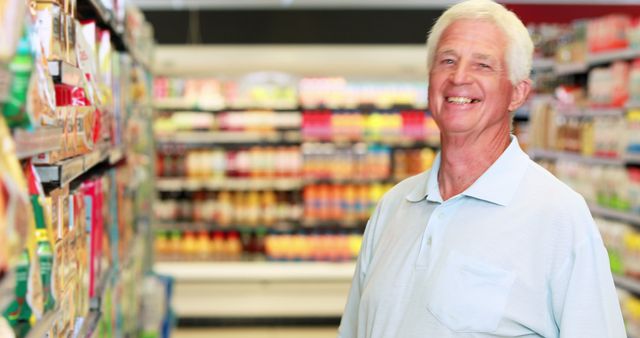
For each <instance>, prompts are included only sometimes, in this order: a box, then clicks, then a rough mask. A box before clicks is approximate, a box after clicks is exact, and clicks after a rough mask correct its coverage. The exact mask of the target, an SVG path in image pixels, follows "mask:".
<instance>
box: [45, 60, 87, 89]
mask: <svg viewBox="0 0 640 338" xmlns="http://www.w3.org/2000/svg"><path fill="white" fill-rule="evenodd" d="M49 72H50V73H51V76H52V77H53V81H55V82H56V83H64V84H66V85H69V86H79V85H80V83H81V81H82V77H83V73H82V70H81V69H80V68H78V67H74V66H72V65H70V64H68V63H66V62H63V61H49Z"/></svg>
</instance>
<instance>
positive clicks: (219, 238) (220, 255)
mask: <svg viewBox="0 0 640 338" xmlns="http://www.w3.org/2000/svg"><path fill="white" fill-rule="evenodd" d="M224 247H225V243H224V233H223V232H222V231H214V232H213V239H212V240H211V242H210V246H209V253H210V255H211V257H212V258H213V260H216V261H219V260H224V259H225V258H226V257H225V255H224Z"/></svg>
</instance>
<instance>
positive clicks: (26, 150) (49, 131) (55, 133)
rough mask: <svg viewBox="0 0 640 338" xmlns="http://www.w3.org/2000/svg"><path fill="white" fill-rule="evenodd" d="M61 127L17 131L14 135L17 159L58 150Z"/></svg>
mask: <svg viewBox="0 0 640 338" xmlns="http://www.w3.org/2000/svg"><path fill="white" fill-rule="evenodd" d="M61 138H62V127H42V128H39V129H36V130H35V131H33V132H29V131H25V130H23V129H17V130H16V131H15V133H14V138H13V139H14V141H15V144H16V154H17V156H18V159H21V160H23V159H27V158H30V157H33V156H36V155H38V154H42V153H47V152H50V151H56V150H59V149H60V144H61Z"/></svg>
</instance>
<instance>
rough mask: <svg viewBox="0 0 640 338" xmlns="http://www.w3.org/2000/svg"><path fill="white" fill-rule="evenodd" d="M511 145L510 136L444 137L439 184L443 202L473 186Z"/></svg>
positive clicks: (442, 139)
mask: <svg viewBox="0 0 640 338" xmlns="http://www.w3.org/2000/svg"><path fill="white" fill-rule="evenodd" d="M510 142H511V140H510V137H509V134H508V133H506V134H505V133H501V134H500V135H498V136H496V137H492V138H486V137H484V138H483V137H478V138H470V137H459V136H456V135H449V136H447V135H443V136H441V143H442V152H441V157H440V169H439V171H438V185H439V187H440V196H441V197H442V200H443V201H446V200H448V199H449V198H451V197H453V196H456V195H458V194H459V193H461V192H463V191H465V190H466V189H467V188H468V187H470V186H471V185H472V184H473V182H475V181H476V180H477V179H478V178H479V177H480V176H482V174H483V173H484V172H485V171H486V170H487V169H488V168H489V167H490V166H491V165H492V164H493V163H494V162H495V161H496V160H497V159H498V158H499V157H500V155H502V153H503V152H504V150H505V149H507V147H508V146H509V143H510Z"/></svg>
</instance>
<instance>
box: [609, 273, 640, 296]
mask: <svg viewBox="0 0 640 338" xmlns="http://www.w3.org/2000/svg"><path fill="white" fill-rule="evenodd" d="M613 281H614V282H615V283H616V286H617V287H619V288H622V289H625V290H627V291H629V292H632V293H635V294H637V295H640V281H638V279H636V278H632V277H627V276H618V275H614V276H613Z"/></svg>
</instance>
